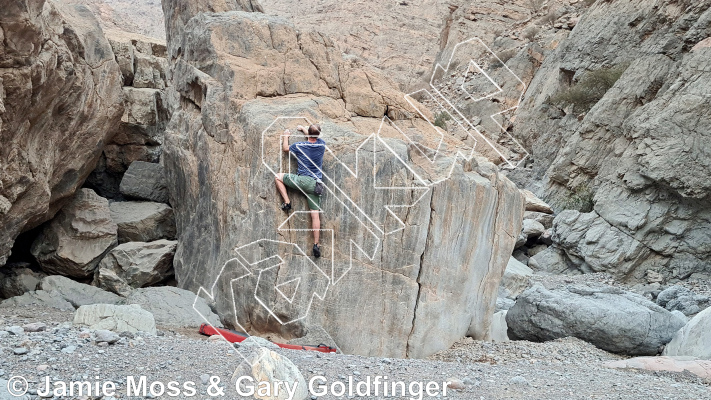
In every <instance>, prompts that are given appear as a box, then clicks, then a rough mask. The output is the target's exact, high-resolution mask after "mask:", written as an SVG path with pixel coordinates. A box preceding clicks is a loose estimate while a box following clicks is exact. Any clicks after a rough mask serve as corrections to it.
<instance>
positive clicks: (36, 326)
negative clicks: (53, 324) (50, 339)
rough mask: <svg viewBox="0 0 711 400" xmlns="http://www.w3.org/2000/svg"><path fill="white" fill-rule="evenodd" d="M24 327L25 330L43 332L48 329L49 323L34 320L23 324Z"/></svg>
mask: <svg viewBox="0 0 711 400" xmlns="http://www.w3.org/2000/svg"><path fill="white" fill-rule="evenodd" d="M22 329H24V330H25V332H42V331H44V330H47V325H46V324H43V323H41V322H33V323H30V324H26V325H22Z"/></svg>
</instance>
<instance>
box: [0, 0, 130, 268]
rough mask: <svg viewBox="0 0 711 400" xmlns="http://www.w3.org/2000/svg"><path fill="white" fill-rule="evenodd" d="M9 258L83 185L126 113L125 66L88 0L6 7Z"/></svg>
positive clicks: (3, 152)
mask: <svg viewBox="0 0 711 400" xmlns="http://www.w3.org/2000/svg"><path fill="white" fill-rule="evenodd" d="M0 27H2V31H1V32H2V39H3V40H2V41H1V42H0V43H1V44H0V78H2V79H1V81H0V93H1V97H0V117H1V118H2V121H1V122H0V124H1V125H0V142H2V146H0V163H1V165H2V168H0V171H2V172H0V227H2V229H0V265H3V264H5V262H6V261H7V258H8V256H9V254H10V250H11V248H12V243H13V241H14V240H15V238H16V237H17V235H18V234H20V233H21V232H23V231H26V230H28V229H31V228H33V227H35V226H37V225H39V224H41V223H43V222H45V221H47V220H48V219H50V218H51V217H52V216H53V215H54V214H55V213H56V212H57V211H58V210H59V209H60V208H61V206H62V205H63V204H64V203H65V202H66V201H67V200H68V199H69V198H70V197H71V196H72V194H73V193H74V192H75V190H76V189H77V188H78V187H80V186H81V185H82V183H83V182H84V180H85V179H86V177H87V176H88V175H89V173H90V172H91V170H92V169H93V168H94V165H95V164H96V162H97V160H98V159H99V156H100V154H101V150H102V146H103V144H104V143H105V142H106V141H107V140H109V139H110V138H111V137H112V136H113V135H114V134H115V132H116V130H115V126H116V124H117V123H118V121H119V119H120V118H121V114H122V113H123V103H122V100H123V98H122V92H121V72H120V71H119V66H118V64H117V63H116V61H115V60H114V55H113V52H112V50H111V46H110V45H109V42H108V41H107V40H106V39H105V38H104V35H103V33H102V31H101V28H100V27H99V25H98V23H97V22H96V19H95V18H94V17H93V16H92V15H91V13H90V12H89V10H88V9H87V8H85V7H83V6H62V5H60V4H57V3H54V2H51V1H15V2H12V3H9V4H5V5H3V7H2V11H0Z"/></svg>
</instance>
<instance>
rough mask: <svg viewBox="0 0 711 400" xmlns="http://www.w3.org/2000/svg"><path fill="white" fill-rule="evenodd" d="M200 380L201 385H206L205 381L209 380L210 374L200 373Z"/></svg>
mask: <svg viewBox="0 0 711 400" xmlns="http://www.w3.org/2000/svg"><path fill="white" fill-rule="evenodd" d="M200 380H201V381H202V384H203V385H207V383H208V382H209V381H210V375H208V374H202V375H200Z"/></svg>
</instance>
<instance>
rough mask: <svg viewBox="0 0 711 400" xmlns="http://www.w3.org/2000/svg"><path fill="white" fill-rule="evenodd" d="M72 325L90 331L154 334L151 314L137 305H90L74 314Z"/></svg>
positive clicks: (154, 328) (154, 327)
mask: <svg viewBox="0 0 711 400" xmlns="http://www.w3.org/2000/svg"><path fill="white" fill-rule="evenodd" d="M74 325H79V326H88V327H89V328H90V329H94V330H98V329H106V330H108V331H112V332H117V333H120V332H131V333H135V332H138V331H141V332H146V333H148V334H151V335H155V334H156V323H155V320H154V319H153V314H151V313H150V312H148V311H146V310H144V309H142V308H141V306H139V305H137V304H131V305H114V304H91V305H86V306H81V307H79V308H78V309H77V311H76V313H74Z"/></svg>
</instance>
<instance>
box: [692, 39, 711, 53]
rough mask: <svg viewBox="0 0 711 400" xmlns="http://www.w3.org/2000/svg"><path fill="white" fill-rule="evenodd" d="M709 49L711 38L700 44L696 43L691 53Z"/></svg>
mask: <svg viewBox="0 0 711 400" xmlns="http://www.w3.org/2000/svg"><path fill="white" fill-rule="evenodd" d="M707 47H711V37H707V38H706V39H704V40H702V41H700V42H699V43H696V44H695V45H694V47H692V48H691V51H697V50H701V49H705V48H707Z"/></svg>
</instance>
